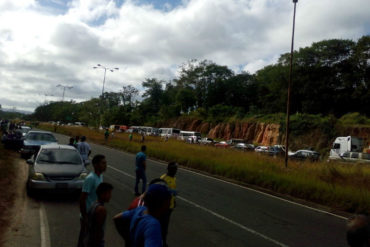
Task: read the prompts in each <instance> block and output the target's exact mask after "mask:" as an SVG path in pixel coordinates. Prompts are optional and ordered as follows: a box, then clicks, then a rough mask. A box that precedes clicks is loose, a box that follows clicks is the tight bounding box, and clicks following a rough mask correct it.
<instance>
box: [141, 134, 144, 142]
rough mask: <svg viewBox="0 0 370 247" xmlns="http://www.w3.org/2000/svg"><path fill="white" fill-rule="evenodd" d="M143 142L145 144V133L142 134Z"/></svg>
mask: <svg viewBox="0 0 370 247" xmlns="http://www.w3.org/2000/svg"><path fill="white" fill-rule="evenodd" d="M141 142H142V143H144V142H145V133H144V131H142V132H141Z"/></svg>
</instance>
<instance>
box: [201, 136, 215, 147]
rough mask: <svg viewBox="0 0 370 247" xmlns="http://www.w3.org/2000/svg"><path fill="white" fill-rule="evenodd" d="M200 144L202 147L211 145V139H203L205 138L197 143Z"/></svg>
mask: <svg viewBox="0 0 370 247" xmlns="http://www.w3.org/2000/svg"><path fill="white" fill-rule="evenodd" d="M199 143H200V144H204V145H211V144H213V143H214V141H213V139H211V138H208V137H205V138H202V139H201V140H200V141H199Z"/></svg>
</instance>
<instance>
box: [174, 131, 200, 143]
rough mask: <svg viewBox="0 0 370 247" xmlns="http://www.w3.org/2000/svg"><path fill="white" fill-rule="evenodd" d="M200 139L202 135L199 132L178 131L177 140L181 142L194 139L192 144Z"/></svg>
mask: <svg viewBox="0 0 370 247" xmlns="http://www.w3.org/2000/svg"><path fill="white" fill-rule="evenodd" d="M201 137H202V135H201V134H200V132H196V131H180V135H179V137H178V139H179V140H182V141H188V139H189V138H193V139H195V141H194V142H197V141H198V140H200V138H201Z"/></svg>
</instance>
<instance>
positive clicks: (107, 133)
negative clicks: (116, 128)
mask: <svg viewBox="0 0 370 247" xmlns="http://www.w3.org/2000/svg"><path fill="white" fill-rule="evenodd" d="M104 138H105V141H108V138H109V130H108V129H105V132H104Z"/></svg>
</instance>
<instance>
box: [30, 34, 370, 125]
mask: <svg viewBox="0 0 370 247" xmlns="http://www.w3.org/2000/svg"><path fill="white" fill-rule="evenodd" d="M289 61H290V54H289V53H285V54H282V55H281V56H280V58H279V59H278V61H277V63H276V64H272V65H268V66H265V67H264V68H262V69H260V70H258V71H257V72H256V73H254V74H250V73H248V72H241V73H235V72H234V71H233V70H231V69H230V68H228V67H227V66H223V65H219V64H216V63H214V62H212V61H209V60H203V61H198V60H191V61H188V62H186V63H184V64H183V65H181V66H180V70H179V75H178V77H177V78H174V79H173V80H170V81H163V80H161V79H158V78H148V79H145V80H144V81H143V82H142V87H143V88H144V92H143V93H142V94H141V95H140V93H139V90H138V89H137V88H135V87H134V86H132V85H128V86H124V87H123V88H122V89H121V90H120V91H119V92H106V93H104V94H103V95H102V96H100V97H99V98H92V99H90V100H88V101H85V102H81V103H76V102H51V103H49V104H45V105H42V106H39V107H37V108H36V110H35V112H34V114H33V115H32V116H31V118H33V119H37V120H41V121H63V122H76V121H82V122H86V123H88V124H90V125H95V126H97V125H98V124H99V121H100V115H102V123H103V125H105V126H107V125H109V124H128V125H142V124H155V123H157V122H159V121H164V120H167V119H171V118H176V117H179V116H182V115H192V116H196V117H198V118H201V119H203V120H209V121H215V122H219V121H224V120H225V119H227V118H229V117H236V118H239V119H242V118H244V117H245V116H247V115H253V114H273V113H284V112H285V111H286V100H287V85H288V78H289ZM291 100H292V101H291V102H292V103H291V112H292V113H307V114H322V115H334V116H336V117H340V116H342V115H344V114H346V113H349V112H359V113H360V114H363V115H365V116H369V114H370V111H369V106H370V36H363V37H361V38H360V39H359V40H357V41H352V40H343V39H331V40H323V41H320V42H316V43H313V44H312V45H311V46H309V47H305V48H301V49H299V50H298V51H295V52H294V60H293V83H292V95H291Z"/></svg>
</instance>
